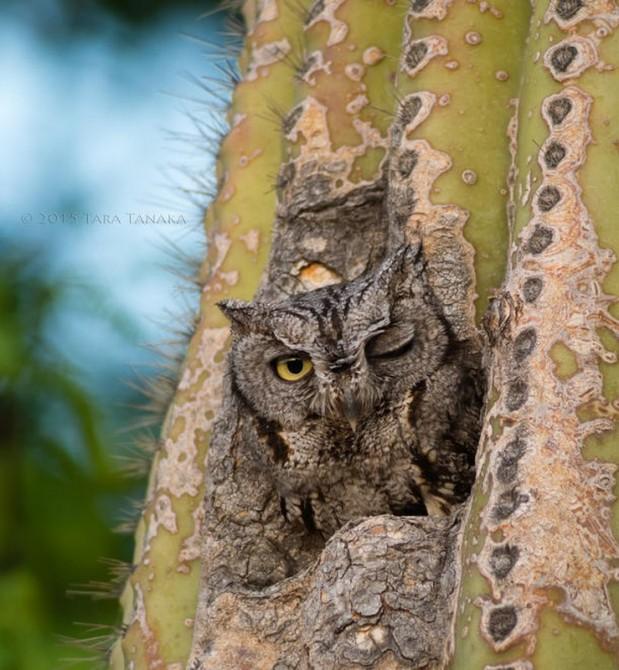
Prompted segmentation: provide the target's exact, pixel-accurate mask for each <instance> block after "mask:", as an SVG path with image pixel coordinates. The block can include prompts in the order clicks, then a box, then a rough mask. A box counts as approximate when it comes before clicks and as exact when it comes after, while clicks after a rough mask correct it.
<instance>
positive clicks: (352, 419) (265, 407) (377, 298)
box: [220, 245, 484, 538]
mask: <svg viewBox="0 0 619 670" xmlns="http://www.w3.org/2000/svg"><path fill="white" fill-rule="evenodd" d="M424 266H425V263H424V256H423V251H422V249H421V246H420V245H415V246H412V245H408V246H404V247H401V248H399V249H398V250H397V251H396V252H395V253H394V254H393V255H391V256H389V257H388V258H386V260H384V261H383V262H382V264H381V265H380V266H379V267H377V268H376V269H375V270H374V271H370V272H366V273H365V274H363V275H361V276H359V277H358V278H356V279H354V280H352V281H349V282H344V283H341V284H335V285H331V286H326V287H323V288H319V289H316V290H313V291H309V292H307V293H303V294H299V295H294V296H292V297H289V298H287V299H285V300H283V301H281V302H277V303H269V302H260V301H256V302H250V303H246V302H241V301H237V300H226V301H223V302H221V303H220V308H221V309H222V311H223V312H224V313H225V314H226V316H227V317H228V318H229V319H230V321H231V324H232V347H231V351H230V355H229V371H230V375H231V387H232V390H233V394H234V395H235V396H236V398H237V401H238V402H239V404H240V411H241V414H242V416H243V420H244V421H246V422H247V424H248V425H249V426H250V428H251V431H250V432H251V435H252V437H251V439H249V440H248V441H249V442H251V445H250V448H252V449H254V450H255V452H256V454H255V455H256V457H257V459H258V460H259V462H260V463H261V464H262V465H263V466H264V468H265V469H266V470H267V471H268V473H269V476H271V477H272V481H273V484H274V486H275V489H276V491H277V494H278V495H279V498H280V506H281V513H282V514H283V515H284V516H285V518H286V519H287V520H288V521H289V522H290V523H295V524H303V525H304V526H305V528H307V530H308V531H312V532H318V533H320V534H322V535H323V537H325V538H326V537H329V536H330V535H331V534H333V533H334V532H335V531H336V530H337V529H338V528H340V527H341V526H342V525H344V524H345V523H346V522H348V521H350V520H353V519H357V518H359V517H365V516H372V515H376V514H384V513H391V514H399V515H426V514H432V515H445V514H447V513H449V511H450V509H451V508H452V507H453V505H455V504H456V503H459V502H461V501H463V500H464V499H465V498H466V497H467V495H468V493H469V490H470V486H471V483H472V481H473V478H474V464H475V450H476V446H477V441H478V438H479V432H480V408H481V404H482V397H483V391H484V383H483V376H482V371H481V361H480V355H479V352H478V351H477V349H476V348H475V346H474V345H473V343H472V342H471V341H469V340H460V341H458V340H457V339H456V338H455V337H454V335H453V333H452V331H451V329H450V327H449V324H448V323H447V321H446V319H445V317H444V316H443V313H442V310H441V306H440V304H439V302H438V300H437V298H436V297H435V295H434V293H433V292H432V290H431V287H430V285H429V283H428V280H427V277H426V273H425V267H424Z"/></svg>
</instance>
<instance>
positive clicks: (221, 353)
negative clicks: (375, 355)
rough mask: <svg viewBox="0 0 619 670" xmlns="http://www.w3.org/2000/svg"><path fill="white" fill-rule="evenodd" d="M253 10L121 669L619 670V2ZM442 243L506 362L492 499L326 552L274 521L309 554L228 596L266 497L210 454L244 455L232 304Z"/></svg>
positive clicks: (492, 414)
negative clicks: (226, 476) (230, 376)
mask: <svg viewBox="0 0 619 670" xmlns="http://www.w3.org/2000/svg"><path fill="white" fill-rule="evenodd" d="M243 12H244V15H245V18H246V22H247V26H248V32H247V36H246V40H245V47H244V49H243V52H242V54H241V58H240V70H241V73H242V78H241V80H240V81H239V82H238V84H237V85H236V87H235V90H234V94H233V99H232V105H231V109H230V112H229V122H230V130H229V133H228V135H227V137H226V138H225V139H224V141H223V143H222V146H221V148H220V151H219V154H218V163H217V176H218V191H217V195H216V197H215V199H214V201H213V203H212V204H211V206H210V207H209V209H208V211H207V213H206V217H205V224H206V231H207V237H208V241H209V247H208V258H207V259H206V260H205V262H204V265H203V268H202V281H203V290H202V300H201V309H200V319H199V323H198V326H197V329H196V332H195V334H194V335H193V337H192V340H191V343H190V345H189V349H188V353H187V358H186V360H185V363H184V367H183V371H182V375H181V379H180V382H179V386H178V390H177V393H176V396H175V398H174V400H173V402H172V404H171V406H170V408H169V410H168V413H167V417H166V421H165V425H164V430H163V435H162V440H161V449H160V450H159V452H158V453H157V455H156V457H155V460H154V463H153V467H152V471H151V478H150V483H149V488H148V494H147V498H146V504H145V508H144V512H143V514H142V517H141V520H140V523H139V526H138V530H137V533H136V550H135V558H134V565H135V567H134V570H133V572H132V575H131V576H130V578H129V580H128V582H127V585H126V588H125V591H124V594H123V597H122V605H123V610H124V629H123V634H122V636H121V638H120V639H119V640H118V641H117V642H116V644H115V645H114V647H113V649H112V653H111V661H110V667H111V668H113V669H114V670H120V669H124V668H127V669H128V668H132V669H133V670H141V669H145V668H162V669H164V668H165V669H167V670H181V669H182V668H185V667H188V668H191V669H192V670H197V669H198V668H199V669H200V670H207V669H211V668H212V669H217V670H225V669H227V668H230V669H232V668H240V667H251V668H255V669H262V668H264V669H265V670H267V669H270V668H275V667H277V668H280V667H281V668H284V667H290V668H292V667H294V668H310V667H316V668H331V667H337V668H339V667H341V668H356V667H375V668H387V667H388V668H422V667H424V668H425V667H433V668H447V667H450V668H454V669H458V670H460V669H462V670H464V669H469V668H471V669H473V668H480V669H481V668H485V669H486V670H492V669H496V670H498V669H499V668H501V669H505V670H507V668H510V669H512V670H533V669H535V670H554V669H555V668H556V669H559V668H561V669H562V670H564V669H567V670H570V669H571V668H574V669H575V668H602V669H605V668H609V669H610V668H619V660H618V659H619V628H618V620H617V611H618V610H617V608H618V607H619V589H618V588H617V585H616V579H617V565H619V546H618V545H617V539H616V537H617V534H618V533H619V521H618V520H617V519H618V518H619V516H618V514H617V503H616V501H615V493H614V491H615V490H616V489H615V470H616V464H619V451H618V450H617V432H616V424H615V422H616V417H617V406H618V405H617V403H618V400H617V396H618V393H619V390H618V389H619V384H618V383H617V364H616V354H617V352H618V351H619V346H618V345H617V343H616V338H617V334H618V333H619V321H618V320H617V317H618V310H617V308H616V305H615V303H616V302H617V296H618V295H619V271H618V270H617V266H616V263H615V257H616V256H615V254H616V253H617V252H618V251H619V232H618V231H619V228H618V227H617V225H616V222H615V217H616V214H615V211H616V210H617V206H618V201H619V195H618V194H619V190H618V188H617V186H618V185H619V161H618V156H619V154H618V153H617V151H618V147H619V120H618V119H619V117H618V116H617V111H616V110H617V109H618V108H619V75H617V70H616V69H615V68H616V67H617V64H619V35H618V34H617V26H618V25H619V8H618V7H617V6H616V4H615V2H614V1H611V0H537V1H533V2H531V3H529V2H526V1H525V0H522V1H518V2H515V1H514V0H494V1H493V2H486V1H485V0H411V2H410V3H409V5H408V6H403V5H402V4H399V3H398V2H394V1H392V0H316V1H315V2H313V3H310V2H305V3H303V2H299V3H294V2H289V1H287V0H262V1H261V2H258V1H257V0H247V1H246V2H245V4H244V8H243ZM276 194H277V198H276ZM419 238H421V239H422V241H423V244H424V250H425V253H426V254H427V257H428V268H429V274H430V277H431V279H432V282H433V287H434V290H435V292H436V293H437V295H438V296H439V298H440V299H441V301H442V302H443V304H444V305H445V311H446V316H447V318H448V320H449V322H450V324H451V325H452V327H453V329H454V331H455V332H456V333H457V334H458V335H460V336H462V337H473V338H475V339H476V341H478V342H479V346H480V347H482V348H484V350H485V352H486V354H487V356H486V358H487V360H488V367H489V391H488V398H487V405H486V410H485V412H486V415H485V419H484V424H483V430H482V436H481V441H480V447H479V453H478V472H477V480H476V483H475V486H474V490H473V493H472V497H471V500H470V501H469V503H468V504H467V506H466V508H465V509H464V510H462V511H461V514H460V516H458V515H455V516H454V517H453V518H452V519H449V520H445V519H431V518H427V519H419V518H417V519H412V520H402V519H394V518H389V517H380V518H378V519H377V520H370V521H367V522H365V523H363V524H360V525H359V526H357V527H355V528H354V529H351V528H348V529H345V530H344V531H342V532H341V533H338V534H336V536H335V537H334V538H333V539H332V540H331V541H330V542H329V543H328V544H327V547H326V548H325V549H324V551H322V548H319V550H317V549H316V547H309V546H306V545H305V544H303V542H300V541H299V540H298V538H293V537H291V536H288V535H287V534H286V533H287V531H285V530H281V529H278V530H276V531H274V530H272V529H271V530H269V532H271V533H275V535H273V536H271V535H269V536H268V543H267V544H269V547H271V546H272V545H275V544H277V543H278V542H279V543H280V544H281V546H286V547H288V549H289V557H290V561H291V562H293V563H294V565H295V566H296V567H297V568H298V569H299V570H300V571H299V572H297V573H295V574H293V575H292V576H290V578H289V579H286V580H280V581H278V582H277V584H275V585H274V586H273V587H271V589H270V590H268V591H257V592H254V593H248V592H243V591H241V592H237V591H238V589H236V591H235V589H232V588H230V589H229V588H228V586H229V579H228V577H226V579H228V582H226V579H223V577H221V575H222V574H224V573H225V574H226V575H227V574H228V573H227V572H226V571H227V570H229V571H230V574H232V575H236V577H238V580H239V583H238V584H236V586H239V585H240V586H244V583H243V579H242V575H241V573H242V571H243V569H244V567H243V566H245V565H246V563H247V561H246V559H247V558H248V557H243V556H239V555H238V551H239V550H238V547H241V546H243V547H246V546H249V545H247V544H244V543H245V542H246V541H247V535H248V533H250V531H251V532H253V526H251V525H250V521H248V520H247V519H248V518H249V517H250V516H251V514H249V513H247V510H245V511H244V510H243V504H246V505H247V506H248V509H249V510H250V511H251V510H255V509H257V507H256V505H258V506H259V507H260V506H262V507H260V509H266V508H267V503H268V500H267V498H259V496H260V495H262V494H261V493H260V491H261V488H260V486H261V484H260V483H258V482H256V483H255V486H254V482H251V481H249V480H248V481H247V482H245V483H244V484H245V488H243V487H241V489H240V491H241V493H239V491H237V490H236V489H234V487H233V486H232V484H231V483H230V482H229V481H227V482H222V483H220V479H221V478H220V479H218V478H217V477H216V476H215V475H214V474H213V472H207V473H205V465H204V463H205V455H206V453H207V445H208V444H211V445H213V444H214V445H215V446H211V447H210V448H211V450H212V451H213V450H214V453H213V454H211V455H210V456H209V457H210V458H212V461H211V466H210V467H211V469H212V470H213V471H214V470H217V469H218V468H224V467H225V466H227V464H229V463H230V458H231V456H230V451H229V445H228V442H229V441H230V439H231V438H230V437H229V435H228V433H229V432H230V425H232V424H233V419H234V417H233V416H232V414H231V410H230V408H229V402H228V401H229V398H228V395H227V394H229V393H230V390H229V388H228V387H227V386H226V384H225V383H224V374H223V373H224V360H225V351H226V347H227V340H228V328H227V326H226V324H225V321H224V319H223V317H222V316H221V315H220V313H219V312H218V311H217V309H216V308H215V303H216V301H217V300H220V299H221V298H224V297H241V298H251V297H252V296H253V295H254V294H256V293H257V292H259V294H260V295H261V296H262V297H265V298H272V299H276V298H277V297H278V296H280V295H282V294H286V293H291V292H298V291H303V290H308V289H311V288H314V287H316V286H320V285H323V284H325V283H331V282H335V281H341V280H347V279H350V278H352V277H354V276H356V275H357V274H359V272H361V271H362V270H363V269H364V268H366V267H368V266H371V265H372V264H373V263H375V262H376V261H377V260H378V259H380V257H381V256H382V255H383V254H384V253H385V250H386V249H388V248H389V247H393V246H394V245H397V244H400V243H401V242H402V241H405V240H407V239H408V240H412V239H419ZM488 305H489V307H488ZM484 315H485V316H484ZM482 317H484V318H483V322H484V324H485V330H486V333H487V334H486V335H484V336H482V335H481V334H480V330H479V328H480V324H481V322H482ZM217 416H219V417H222V421H221V422H220V423H219V424H216V426H215V427H214V426H213V422H214V419H215V418H216V417H217ZM226 431H228V433H226ZM227 440H228V442H227ZM227 445H228V446H227ZM226 450H228V451H226ZM239 467H240V466H239ZM241 469H242V468H241ZM222 471H223V470H222ZM209 477H210V478H209ZM205 479H208V481H209V486H211V490H205V483H204V482H205ZM226 486H232V488H229V489H227V488H225V487H226ZM205 495H206V497H207V501H208V502H207V505H206V507H204V506H203V504H202V501H203V499H204V497H205ZM252 496H256V497H255V498H254V497H252ZM244 498H245V500H244ZM252 505H254V506H253V507H252ZM220 510H225V514H226V515H227V516H226V519H225V523H224V522H222V523H220V521H221V519H219V518H217V514H219V513H220ZM222 514H223V512H222ZM205 515H206V516H205ZM234 515H237V518H236V520H237V521H238V520H240V519H241V518H243V522H242V523H240V522H239V523H237V524H236V526H235V525H234V524H231V525H229V526H226V523H229V521H230V519H229V518H228V517H230V516H234ZM245 517H247V519H246V518H245ZM223 518H224V517H223V516H222V519H223ZM233 520H234V519H233ZM237 526H242V527H243V529H244V530H243V531H241V532H239V531H238V530H237ZM222 529H223V530H222ZM235 533H238V535H235ZM277 533H280V535H277ZM265 537H267V535H265ZM274 537H275V538H276V539H277V542H275V541H274V539H273V538H274ZM265 543H266V541H265ZM235 547H236V549H235ZM261 551H264V552H266V553H264V554H261V553H259V552H258V553H257V554H256V556H257V557H258V558H256V559H255V560H257V561H263V563H264V564H265V565H266V563H268V561H269V560H271V559H272V560H273V565H274V566H277V561H276V558H273V557H272V556H271V555H270V554H269V553H268V552H269V551H271V549H269V548H267V549H264V547H262V548H261ZM321 551H322V553H321ZM235 552H236V554H235ZM275 553H276V552H274V555H275ZM436 557H440V560H438V559H437V560H438V562H436V561H435V560H434V558H436ZM293 559H294V560H293ZM366 563H367V565H366ZM369 565H371V566H372V569H370V568H369V567H368V566H369ZM343 566H344V567H343ZM301 568H306V569H305V570H302V571H301ZM249 569H250V568H247V570H248V571H249ZM273 569H274V570H275V569H276V568H275V567H274V568H273ZM293 572H294V571H293ZM200 573H202V577H201V580H200ZM385 575H388V576H389V579H387V577H385ZM383 578H384V580H386V581H384V583H383V581H381V580H383ZM224 582H225V583H224ZM424 584H425V585H427V588H428V591H427V592H428V593H430V592H431V593H432V594H433V595H432V596H427V597H428V598H431V600H428V601H427V602H428V603H430V602H431V607H430V608H429V610H424V609H423V607H422V604H420V603H421V602H422V601H423V598H424V597H426V596H423V597H422V596H421V595H419V594H420V593H421V592H422V591H423V589H422V588H421V586H420V585H422V586H423V585H424ZM379 585H380V588H379ZM381 589H382V590H381ZM377 593H380V594H382V601H381V602H382V604H381V607H380V608H379V609H377V610H376V611H374V610H372V608H371V607H368V602H369V600H368V598H369V596H370V595H372V596H374V595H376V594H377ZM411 593H414V594H415V595H414V596H411V595H410V594H411ZM424 593H425V591H424ZM385 594H388V597H387V595H385ZM387 603H390V604H389V605H387ZM394 603H395V604H397V607H396V606H395V605H394ZM426 604H427V603H426ZM428 607H429V606H428ZM196 608H197V609H196ZM428 612H430V613H428ZM344 614H346V616H344ZM342 617H344V618H342ZM346 617H347V618H346ZM424 617H426V618H424ZM342 621H345V624H342ZM420 622H421V623H420ZM192 638H193V642H192Z"/></svg>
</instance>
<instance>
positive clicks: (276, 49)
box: [245, 37, 292, 81]
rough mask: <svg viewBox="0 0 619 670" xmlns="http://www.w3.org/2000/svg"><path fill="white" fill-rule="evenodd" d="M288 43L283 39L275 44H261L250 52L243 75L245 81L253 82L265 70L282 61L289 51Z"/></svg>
mask: <svg viewBox="0 0 619 670" xmlns="http://www.w3.org/2000/svg"><path fill="white" fill-rule="evenodd" d="M291 49H292V48H291V46H290V42H289V41H288V40H287V39H286V38H285V37H284V38H283V39H281V40H278V41H277V42H269V43H268V44H261V45H260V46H259V47H256V48H254V49H253V50H252V52H251V62H250V64H249V67H248V68H247V72H246V73H245V81H255V80H256V79H258V76H259V75H260V74H265V73H266V72H267V71H268V70H267V68H268V67H269V66H270V65H273V64H274V63H277V62H278V61H281V60H283V59H284V58H285V57H286V56H287V55H288V54H289V53H290V51H291Z"/></svg>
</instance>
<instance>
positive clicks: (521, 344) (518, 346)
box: [514, 328, 537, 363]
mask: <svg viewBox="0 0 619 670" xmlns="http://www.w3.org/2000/svg"><path fill="white" fill-rule="evenodd" d="M536 342H537V334H536V333H535V328H525V330H523V331H521V332H520V333H518V335H517V336H516V339H515V340H514V359H515V360H516V362H517V363H522V361H523V360H524V359H525V358H526V357H527V356H529V355H530V354H531V353H532V352H533V349H535V343H536Z"/></svg>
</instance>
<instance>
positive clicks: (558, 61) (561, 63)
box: [550, 44, 578, 72]
mask: <svg viewBox="0 0 619 670" xmlns="http://www.w3.org/2000/svg"><path fill="white" fill-rule="evenodd" d="M576 56H578V49H577V48H576V47H575V46H573V45H572V44H564V45H563V46H560V47H557V48H556V49H555V50H554V51H553V52H552V56H551V57H550V63H551V64H552V67H553V69H554V70H555V71H556V72H565V71H566V70H567V68H568V67H569V66H570V65H571V64H572V61H573V60H574V58H576Z"/></svg>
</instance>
